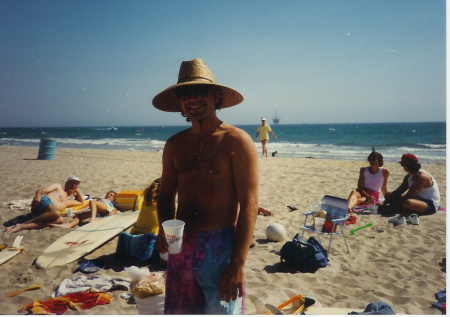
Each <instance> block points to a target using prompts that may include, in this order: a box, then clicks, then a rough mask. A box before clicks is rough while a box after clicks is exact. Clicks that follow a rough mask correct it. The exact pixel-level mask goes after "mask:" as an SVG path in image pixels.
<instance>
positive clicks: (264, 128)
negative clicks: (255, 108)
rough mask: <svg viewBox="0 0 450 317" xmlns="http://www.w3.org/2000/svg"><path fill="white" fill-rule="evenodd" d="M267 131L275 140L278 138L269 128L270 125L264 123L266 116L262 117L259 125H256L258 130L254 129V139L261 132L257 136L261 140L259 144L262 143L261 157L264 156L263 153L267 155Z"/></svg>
mask: <svg viewBox="0 0 450 317" xmlns="http://www.w3.org/2000/svg"><path fill="white" fill-rule="evenodd" d="M269 132H270V133H271V134H272V135H273V137H274V138H275V140H278V138H277V136H276V135H275V133H273V131H272V129H271V128H270V125H268V124H267V123H266V118H264V117H262V118H261V125H260V126H259V127H258V130H257V131H256V137H255V140H257V139H258V135H260V134H261V136H260V137H259V139H260V140H261V145H262V156H261V157H264V154H265V155H266V157H267V142H269Z"/></svg>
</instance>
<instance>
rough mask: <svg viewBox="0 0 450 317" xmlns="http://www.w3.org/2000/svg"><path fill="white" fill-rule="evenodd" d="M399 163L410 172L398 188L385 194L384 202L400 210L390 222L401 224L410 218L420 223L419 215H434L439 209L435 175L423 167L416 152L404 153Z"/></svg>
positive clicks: (411, 220)
mask: <svg viewBox="0 0 450 317" xmlns="http://www.w3.org/2000/svg"><path fill="white" fill-rule="evenodd" d="M398 163H399V164H400V165H401V166H403V169H404V170H405V172H407V173H408V174H407V175H406V176H405V178H404V179H403V182H402V184H401V185H400V186H399V187H398V188H397V189H396V190H394V191H393V192H392V193H386V195H385V197H386V200H385V201H384V204H385V205H390V206H391V207H392V209H394V210H398V211H400V213H399V214H396V215H395V216H394V217H391V218H389V222H391V223H393V224H397V225H400V224H405V223H406V220H408V221H409V222H410V223H411V224H415V225H418V224H419V216H422V215H432V214H434V213H435V212H436V210H438V209H439V201H440V193H439V187H438V184H437V183H436V181H435V179H434V177H433V176H432V175H431V174H430V173H428V172H427V171H425V170H423V169H421V167H422V165H421V164H420V163H419V159H418V158H417V157H416V156H415V155H414V154H411V153H407V154H403V156H402V158H401V160H400V161H399V162H398ZM406 191H407V193H406V194H404V193H405V192H406Z"/></svg>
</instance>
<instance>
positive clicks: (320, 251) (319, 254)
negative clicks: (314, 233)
mask: <svg viewBox="0 0 450 317" xmlns="http://www.w3.org/2000/svg"><path fill="white" fill-rule="evenodd" d="M280 256H281V262H282V263H284V264H285V265H286V266H287V267H288V268H289V269H290V270H292V271H295V272H297V271H300V272H302V273H315V272H316V271H317V270H318V269H320V268H323V267H326V266H327V265H328V259H327V256H328V255H327V251H326V250H325V249H324V248H323V247H322V245H321V244H320V242H319V241H317V240H316V239H315V238H314V237H310V238H309V239H308V241H305V240H303V239H302V238H300V235H299V234H298V233H297V234H296V235H295V237H294V239H293V240H292V241H288V242H286V243H285V244H284V245H283V247H282V248H281V251H280Z"/></svg>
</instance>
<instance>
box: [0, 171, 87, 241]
mask: <svg viewBox="0 0 450 317" xmlns="http://www.w3.org/2000/svg"><path fill="white" fill-rule="evenodd" d="M79 184H80V179H79V178H78V177H76V176H70V177H69V178H68V179H67V181H66V183H65V185H64V188H62V186H61V185H60V184H58V183H55V184H53V185H50V186H47V187H43V188H41V189H38V190H37V191H36V193H35V195H34V198H33V201H32V203H31V215H32V217H33V218H32V219H30V220H28V221H26V222H24V223H22V224H16V225H13V226H11V227H7V228H6V229H5V231H6V232H7V233H15V232H19V231H21V230H29V229H42V228H45V227H48V226H49V225H50V224H61V223H63V222H64V219H63V217H62V216H61V211H63V210H64V209H65V208H66V207H72V206H78V205H82V204H83V203H84V198H83V195H82V194H81V192H80V190H79V189H78V185H79ZM72 194H73V195H75V197H76V200H72V199H69V197H70V196H71V195H72Z"/></svg>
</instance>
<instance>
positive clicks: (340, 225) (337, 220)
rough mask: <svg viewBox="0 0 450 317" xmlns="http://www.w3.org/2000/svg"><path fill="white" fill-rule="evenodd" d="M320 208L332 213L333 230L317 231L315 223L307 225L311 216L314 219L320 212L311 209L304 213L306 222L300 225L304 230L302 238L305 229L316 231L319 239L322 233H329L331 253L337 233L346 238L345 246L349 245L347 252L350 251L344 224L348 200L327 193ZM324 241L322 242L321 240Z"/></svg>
mask: <svg viewBox="0 0 450 317" xmlns="http://www.w3.org/2000/svg"><path fill="white" fill-rule="evenodd" d="M320 209H321V210H323V211H326V212H327V215H328V214H330V215H331V223H332V230H331V232H322V231H316V230H315V229H314V226H313V225H306V223H307V221H308V218H309V216H311V219H312V220H314V217H315V215H316V214H317V213H318V211H310V212H305V213H303V214H304V215H305V222H304V224H303V226H300V230H302V238H303V234H304V233H305V231H309V232H312V233H316V234H317V236H318V238H319V241H320V236H321V235H327V236H329V238H330V242H329V244H328V250H327V252H328V254H330V247H331V241H332V239H333V236H335V235H341V236H342V237H343V238H344V242H345V246H346V247H347V253H350V250H349V248H348V244H347V239H346V238H345V235H344V224H345V220H347V217H348V216H347V211H348V201H347V200H346V199H343V198H339V197H333V196H329V195H325V196H323V198H322V202H321V205H320ZM321 243H322V242H321Z"/></svg>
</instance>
